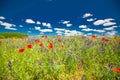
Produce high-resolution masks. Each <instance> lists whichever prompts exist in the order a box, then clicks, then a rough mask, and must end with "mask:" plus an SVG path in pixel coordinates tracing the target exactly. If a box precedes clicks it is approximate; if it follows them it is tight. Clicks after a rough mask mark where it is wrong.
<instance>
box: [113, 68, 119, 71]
mask: <svg viewBox="0 0 120 80" xmlns="http://www.w3.org/2000/svg"><path fill="white" fill-rule="evenodd" d="M112 70H113V71H116V72H120V68H112Z"/></svg>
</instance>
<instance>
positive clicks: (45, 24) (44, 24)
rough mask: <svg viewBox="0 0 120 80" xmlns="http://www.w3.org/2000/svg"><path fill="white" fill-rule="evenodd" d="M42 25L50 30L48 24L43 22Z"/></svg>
mask: <svg viewBox="0 0 120 80" xmlns="http://www.w3.org/2000/svg"><path fill="white" fill-rule="evenodd" d="M42 25H43V26H45V27H48V28H52V26H51V24H50V23H46V22H43V23H42Z"/></svg>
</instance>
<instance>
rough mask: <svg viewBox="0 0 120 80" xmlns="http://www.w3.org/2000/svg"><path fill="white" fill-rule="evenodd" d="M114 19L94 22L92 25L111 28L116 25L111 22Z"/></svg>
mask: <svg viewBox="0 0 120 80" xmlns="http://www.w3.org/2000/svg"><path fill="white" fill-rule="evenodd" d="M113 20H114V19H112V18H108V19H104V20H97V21H95V22H94V23H93V24H94V25H95V26H99V25H102V26H113V25H115V24H116V22H112V21H113Z"/></svg>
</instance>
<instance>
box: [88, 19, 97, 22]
mask: <svg viewBox="0 0 120 80" xmlns="http://www.w3.org/2000/svg"><path fill="white" fill-rule="evenodd" d="M95 20H96V18H90V19H87V21H88V22H92V21H95Z"/></svg>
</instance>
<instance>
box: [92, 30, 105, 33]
mask: <svg viewBox="0 0 120 80" xmlns="http://www.w3.org/2000/svg"><path fill="white" fill-rule="evenodd" d="M93 31H95V32H99V33H102V32H105V30H99V29H98V30H97V29H93Z"/></svg>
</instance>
